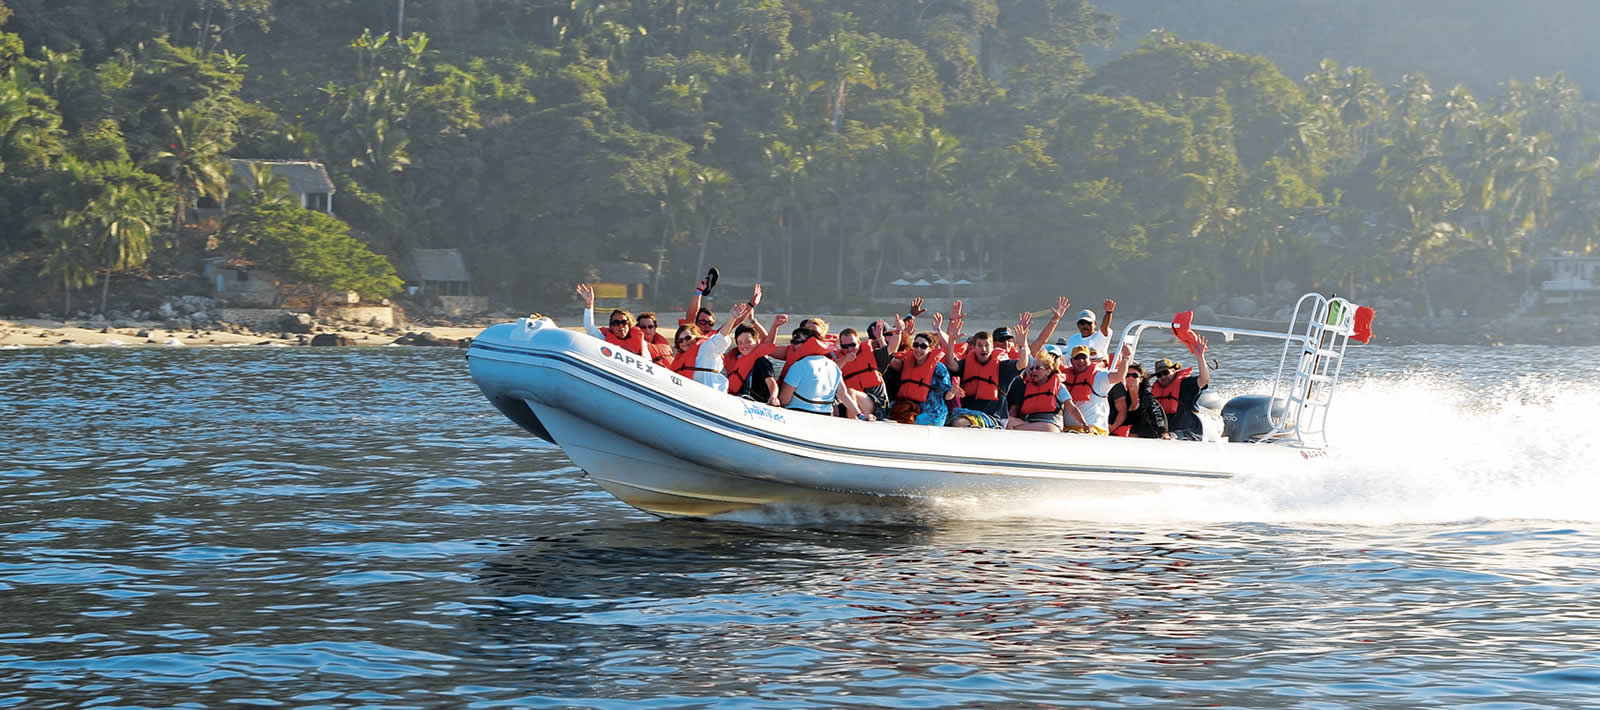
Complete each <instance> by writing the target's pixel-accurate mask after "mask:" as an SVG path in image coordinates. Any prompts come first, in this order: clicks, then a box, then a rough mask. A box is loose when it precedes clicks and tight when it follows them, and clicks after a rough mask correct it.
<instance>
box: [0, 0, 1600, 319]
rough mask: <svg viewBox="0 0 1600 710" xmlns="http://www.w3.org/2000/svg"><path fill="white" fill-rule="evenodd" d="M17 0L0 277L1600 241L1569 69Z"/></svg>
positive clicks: (1186, 264)
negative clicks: (235, 169)
mask: <svg viewBox="0 0 1600 710" xmlns="http://www.w3.org/2000/svg"><path fill="white" fill-rule="evenodd" d="M0 2H4V3H5V4H4V5H0V21H4V24H0V32H3V33H4V34H3V35H0V274H3V280H0V311H3V310H10V311H12V312H18V313H23V312H26V313H32V312H37V311H40V310H51V311H56V309H58V308H63V307H64V308H65V309H66V310H67V311H68V312H70V311H76V310H89V311H92V310H93V308H94V306H95V304H93V303H91V298H93V299H99V300H102V301H103V300H105V299H106V298H108V297H109V298H110V299H111V300H112V301H116V299H118V298H119V291H118V286H117V285H116V284H124V283H127V284H139V283H146V284H149V283H162V282H176V281H181V280H182V279H183V278H184V277H185V276H186V275H192V274H194V273H195V272H196V270H197V268H198V264H199V262H200V259H201V258H203V257H205V256H208V255H217V254H227V255H236V256H239V257H240V258H249V259H252V260H256V261H258V262H259V263H270V264H275V265H277V266H278V267H279V268H283V269H289V270H292V271H294V273H296V274H300V276H301V278H304V279H306V280H307V283H308V285H314V286H320V287H323V288H327V289H350V290H357V291H360V292H362V293H363V295H365V296H368V297H374V298H376V297H381V296H389V295H392V294H394V293H395V291H396V289H397V288H398V287H399V285H400V283H401V282H400V280H399V279H398V278H397V277H396V274H395V266H400V267H402V268H401V271H403V266H404V264H403V260H404V259H405V255H406V254H407V253H408V250H409V249H412V248H458V249H460V250H462V252H463V253H464V254H465V256H466V258H467V261H468V264H469V265H470V266H471V268H472V270H473V272H474V275H475V276H476V279H477V282H478V285H479V286H478V287H479V290H480V291H482V292H485V293H487V294H488V295H490V296H491V297H493V298H494V299H495V300H496V301H497V302H500V303H505V304H508V305H509V306H510V307H512V308H516V309H520V310H528V309H535V308H540V307H544V308H552V307H556V306H552V305H551V304H565V303H567V302H568V300H569V299H570V297H571V289H572V284H573V283H574V282H576V281H578V280H582V279H587V278H590V277H592V276H593V275H594V274H595V270H596V268H597V267H598V266H600V265H602V264H604V263H606V262H612V261H618V260H622V261H633V262H642V263H645V264H648V265H650V266H651V267H652V268H657V267H659V271H657V272H656V274H657V275H656V277H655V278H654V279H653V280H652V283H651V284H649V286H651V287H652V288H654V287H656V286H657V285H658V284H660V285H661V286H660V287H661V288H662V290H663V292H664V293H676V292H678V291H681V290H682V289H683V288H684V285H685V284H688V283H690V282H691V281H692V280H693V277H692V274H696V273H700V272H702V271H703V270H704V268H705V266H706V265H707V264H710V263H713V262H714V263H715V264H716V265H718V266H719V267H721V268H722V269H723V270H724V272H725V273H737V274H739V275H742V276H745V277H748V278H755V279H759V280H761V281H763V282H765V283H767V284H768V287H767V293H768V294H769V298H772V299H773V300H774V301H776V302H777V303H778V304H780V305H782V306H783V307H786V308H795V309H815V310H822V309H824V308H828V309H841V310H846V309H854V308H861V307H865V306H867V305H868V303H869V302H870V300H871V299H872V298H873V297H875V296H883V295H885V294H886V290H887V289H888V288H889V287H888V286H887V284H888V283H889V282H890V281H891V280H893V279H896V278H900V277H901V276H903V275H907V274H912V275H918V274H928V275H931V274H940V275H946V276H956V275H961V276H966V277H969V278H972V279H974V280H981V281H983V282H984V283H986V284H987V288H988V289H989V291H990V293H995V294H997V295H1005V296H1009V297H1014V298H1018V299H1026V298H1035V299H1036V298H1039V297H1044V296H1049V295H1054V294H1055V293H1057V292H1058V291H1061V290H1063V289H1067V288H1069V289H1070V291H1071V292H1072V293H1074V294H1102V293H1104V294H1115V295H1116V296H1117V297H1118V298H1119V299H1122V300H1125V301H1126V302H1128V303H1130V304H1131V305H1135V306H1141V305H1142V306H1148V307H1156V306H1165V305H1168V304H1184V303H1195V302H1214V301H1216V300H1218V299H1219V298H1221V297H1223V296H1227V295H1235V294H1257V293H1265V292H1268V291H1270V290H1271V288H1272V284H1273V283H1275V282H1276V281H1278V280H1281V279H1287V280H1289V281H1292V282H1294V283H1296V284H1297V285H1298V286H1300V287H1318V288H1323V289H1326V290H1337V291H1338V292H1340V293H1341V294H1347V295H1354V296H1357V297H1366V296H1368V295H1373V294H1384V295H1388V296H1391V297H1395V298H1400V299H1403V300H1404V301H1406V302H1408V303H1414V304H1416V307H1417V309H1418V310H1425V311H1432V310H1434V309H1435V308H1446V307H1447V308H1451V309H1455V308H1471V309H1473V310H1474V311H1475V312H1482V313H1493V312H1497V311H1498V312H1503V311H1504V310H1506V309H1508V308H1510V307H1511V306H1512V305H1514V304H1515V303H1516V301H1517V297H1518V296H1519V295H1520V293H1521V292H1522V290H1523V289H1524V288H1525V287H1526V286H1527V285H1528V284H1529V283H1532V282H1533V281H1535V280H1537V278H1538V277H1539V274H1538V264H1539V259H1540V257H1541V256H1542V255H1544V254H1547V253H1550V252H1552V251H1557V250H1559V251H1568V252H1575V253H1583V254H1587V253H1591V252H1593V251H1594V250H1595V248H1596V246H1597V245H1600V231H1597V230H1600V133H1597V131H1596V130H1595V128H1596V119H1597V117H1600V116H1597V112H1596V108H1595V106H1594V105H1593V104H1591V103H1587V102H1585V101H1584V100H1583V98H1582V96H1581V93H1580V91H1579V90H1578V87H1577V85H1576V84H1574V83H1573V81H1571V80H1569V79H1568V78H1567V77H1566V76H1564V75H1563V74H1561V73H1549V74H1543V75H1538V76H1534V75H1528V76H1526V77H1524V78H1521V79H1518V80H1516V81H1511V82H1509V83H1506V84H1505V85H1504V87H1503V90H1501V91H1498V92H1494V93H1487V92H1485V93H1476V92H1474V91H1471V90H1468V89H1467V88H1466V87H1465V86H1447V85H1440V84H1435V83H1434V82H1433V81H1430V79H1429V78H1428V76H1426V75H1425V74H1424V73H1422V72H1421V71H1408V72H1405V73H1402V74H1400V75H1399V76H1398V77H1397V78H1395V79H1385V78H1381V77H1380V76H1379V75H1378V74H1377V73H1375V72H1374V71H1373V70H1371V69H1368V68H1364V67H1359V66H1348V65H1345V64H1343V63H1340V62H1338V61H1335V60H1331V59H1330V60H1325V61H1319V62H1318V63H1317V64H1316V65H1315V66H1314V67H1313V68H1312V69H1311V70H1310V71H1309V72H1306V73H1303V74H1300V75H1294V74H1287V75H1286V74H1285V72H1284V71H1281V70H1280V68H1279V67H1278V66H1277V65H1275V64H1274V63H1273V62H1272V61H1269V60H1268V59H1267V58H1266V57H1264V56H1261V55H1257V54H1250V53H1246V52H1244V51H1238V50H1236V49H1232V48H1229V47H1227V46H1221V45H1217V44H1210V43H1204V42H1198V41H1190V40H1188V39H1186V38H1185V37H1181V36H1178V35H1175V34H1170V33H1157V34H1151V35H1149V36H1147V37H1145V39H1143V40H1142V41H1141V43H1140V44H1139V45H1138V46H1137V47H1135V48H1132V49H1131V50H1129V51H1126V52H1123V53H1121V54H1119V55H1117V56H1115V57H1114V58H1110V59H1109V60H1106V61H1103V62H1100V63H1098V64H1096V65H1094V66H1093V67H1091V65H1090V64H1089V63H1088V62H1087V61H1086V59H1085V53H1086V52H1087V51H1090V50H1091V49H1093V48H1095V47H1104V46H1106V45H1108V44H1110V43H1111V42H1112V41H1113V39H1114V38H1115V37H1116V27H1117V24H1116V18H1114V17H1113V16H1112V15H1110V14H1107V13H1105V12H1102V11H1101V10H1099V9H1097V8H1096V7H1095V6H1094V5H1092V4H1091V3H1090V2H1088V1H1087V0H947V1H944V2H932V1H926V2H924V1H915V2H912V1H907V2H884V1H882V0H612V1H609V2H603V3H602V2H595V1H592V0H396V1H395V2H366V1H361V0H301V1H299V2H293V3H290V2H287V1H284V0H276V1H275V0H0ZM1173 5H1174V6H1184V5H1186V4H1185V3H1173ZM1329 7H1340V6H1338V5H1333V6H1329ZM1411 7H1415V5H1412V6H1411ZM1441 12H1443V11H1441ZM1351 22H1359V19H1358V18H1357V19H1352V20H1351ZM1575 64H1576V62H1575ZM1575 68H1580V67H1575ZM1581 68H1582V69H1584V70H1588V69H1590V67H1587V66H1583V67H1581ZM228 158H264V159H275V160H311V161H318V162H320V163H322V164H323V165H325V166H326V167H327V169H328V172H329V173H330V175H331V177H332V179H333V181H334V183H335V184H336V187H337V197H336V199H335V202H334V206H333V212H334V215H335V217H329V218H328V219H326V220H323V219H310V218H307V217H306V216H305V215H302V214H299V213H297V211H296V210H292V209H285V208H283V207H282V206H281V205H278V206H274V199H273V197H272V195H271V194H270V193H272V190H260V191H258V192H260V193H261V194H255V195H234V196H232V197H230V196H229V195H228V194H227V189H228V188H227V183H228V179H227V172H228V162H227V159H228ZM224 200H226V201H227V204H228V205H229V210H228V215H227V217H226V218H224V219H223V220H222V222H221V223H220V224H219V225H216V226H214V227H211V228H207V227H205V226H204V225H201V224H198V223H197V221H196V220H195V219H194V217H193V215H194V212H195V209H196V207H198V206H201V205H217V204H219V203H221V202H222V201H224ZM113 277H115V280H113ZM108 285H109V288H108ZM135 291H137V289H133V288H130V289H128V293H130V294H131V293H134V292H135ZM646 296H647V300H650V299H651V298H658V299H668V296H666V295H660V296H658V295H657V294H654V293H647V294H646ZM121 297H125V298H126V297H131V296H121ZM101 308H102V309H103V308H104V306H101ZM58 312H59V311H58Z"/></svg>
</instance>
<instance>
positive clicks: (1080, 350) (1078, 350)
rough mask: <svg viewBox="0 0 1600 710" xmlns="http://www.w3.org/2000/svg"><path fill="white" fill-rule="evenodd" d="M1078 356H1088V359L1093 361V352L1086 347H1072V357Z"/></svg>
mask: <svg viewBox="0 0 1600 710" xmlns="http://www.w3.org/2000/svg"><path fill="white" fill-rule="evenodd" d="M1079 355H1088V356H1089V359H1091V360H1093V359H1094V350H1092V349H1090V347H1089V346H1087V345H1074V346H1072V357H1077V356H1079Z"/></svg>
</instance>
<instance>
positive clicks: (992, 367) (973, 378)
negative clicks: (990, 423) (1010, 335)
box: [944, 314, 1030, 421]
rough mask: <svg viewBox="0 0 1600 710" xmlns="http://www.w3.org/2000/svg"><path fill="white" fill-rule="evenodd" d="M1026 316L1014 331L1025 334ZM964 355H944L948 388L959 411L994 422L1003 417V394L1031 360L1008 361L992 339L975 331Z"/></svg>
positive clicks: (1004, 410)
mask: <svg viewBox="0 0 1600 710" xmlns="http://www.w3.org/2000/svg"><path fill="white" fill-rule="evenodd" d="M1027 319H1028V316H1027V314H1023V317H1022V318H1019V319H1018V321H1017V332H1020V333H1023V334H1024V336H1023V337H1026V333H1027V323H1026V321H1027ZM970 343H971V346H970V347H968V348H967V352H966V355H964V356H962V357H960V358H957V357H956V356H955V354H954V353H950V354H946V355H945V360H944V364H945V367H947V368H949V369H950V378H951V380H952V385H951V388H952V389H953V390H954V391H955V392H956V393H957V396H958V397H959V399H960V403H961V404H960V406H961V408H962V409H969V410H973V411H977V412H982V413H984V414H987V415H989V416H990V417H991V418H993V419H995V420H997V421H1003V420H1004V419H1005V418H1006V410H1007V407H1006V403H1005V392H1006V388H1007V387H1008V386H1009V385H1010V383H1011V381H1012V380H1014V379H1016V378H1017V376H1018V375H1020V374H1021V373H1022V371H1023V370H1025V369H1027V367H1028V363H1029V361H1030V358H1029V357H1028V356H1027V354H1023V355H1022V357H1021V358H1019V359H1016V360H1011V359H1008V358H1006V357H1005V355H1004V354H1002V353H1001V352H1000V350H999V349H998V348H996V347H995V345H994V339H993V336H992V335H990V334H989V333H986V332H983V331H978V333H977V334H975V335H973V336H972V339H971V341H970Z"/></svg>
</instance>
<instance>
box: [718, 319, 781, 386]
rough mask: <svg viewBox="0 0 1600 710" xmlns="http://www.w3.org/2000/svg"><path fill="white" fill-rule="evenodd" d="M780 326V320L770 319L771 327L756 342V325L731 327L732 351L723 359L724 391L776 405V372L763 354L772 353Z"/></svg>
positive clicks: (748, 324) (758, 331) (759, 329)
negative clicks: (726, 387) (726, 389)
mask: <svg viewBox="0 0 1600 710" xmlns="http://www.w3.org/2000/svg"><path fill="white" fill-rule="evenodd" d="M780 325H782V323H780V322H778V321H777V319H774V320H773V324H772V330H769V331H766V333H765V335H762V336H761V340H760V341H759V342H757V340H756V336H757V334H758V333H760V332H761V330H762V329H761V328H759V327H758V326H755V325H752V324H750V323H746V324H744V325H741V326H739V327H738V328H735V329H734V331H733V342H734V346H733V350H732V351H730V352H729V353H728V354H727V355H726V356H725V357H724V358H723V363H724V367H725V372H726V374H727V375H728V394H731V395H735V396H740V397H747V398H749V399H753V400H755V401H757V402H766V403H767V404H770V405H772V406H774V407H776V406H778V378H777V373H776V372H775V371H774V369H773V367H772V359H771V358H769V357H767V355H768V354H770V353H771V352H772V348H773V340H774V339H775V337H776V333H777V330H778V326H780Z"/></svg>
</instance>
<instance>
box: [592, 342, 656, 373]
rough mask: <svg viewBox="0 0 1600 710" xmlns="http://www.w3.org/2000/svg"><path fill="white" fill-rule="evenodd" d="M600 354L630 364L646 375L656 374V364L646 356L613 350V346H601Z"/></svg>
mask: <svg viewBox="0 0 1600 710" xmlns="http://www.w3.org/2000/svg"><path fill="white" fill-rule="evenodd" d="M600 354H601V355H604V356H606V357H608V358H611V359H612V360H616V361H617V362H620V363H622V364H623V365H627V366H630V367H632V368H633V369H635V370H638V371H640V372H643V373H644V374H646V375H654V374H656V366H655V365H654V364H652V363H651V362H650V361H649V360H646V359H644V358H640V357H634V356H633V353H626V352H621V351H613V350H612V349H611V348H608V347H601V348H600Z"/></svg>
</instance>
